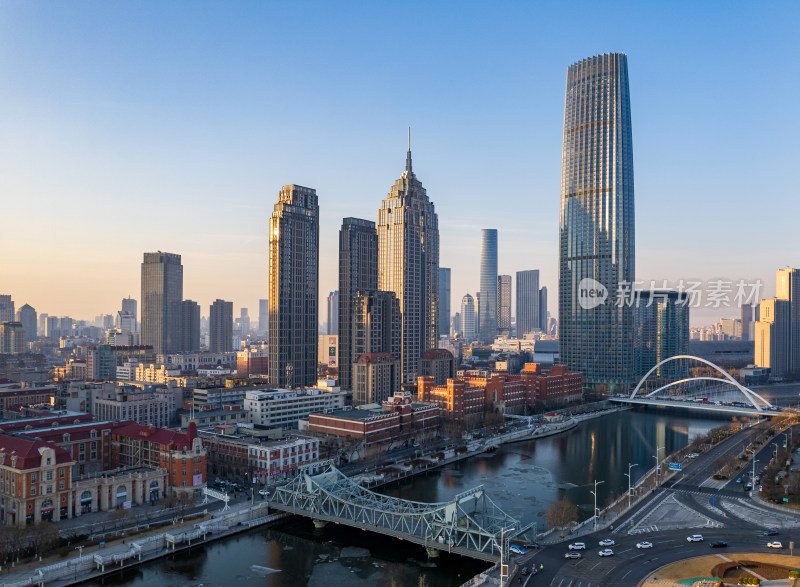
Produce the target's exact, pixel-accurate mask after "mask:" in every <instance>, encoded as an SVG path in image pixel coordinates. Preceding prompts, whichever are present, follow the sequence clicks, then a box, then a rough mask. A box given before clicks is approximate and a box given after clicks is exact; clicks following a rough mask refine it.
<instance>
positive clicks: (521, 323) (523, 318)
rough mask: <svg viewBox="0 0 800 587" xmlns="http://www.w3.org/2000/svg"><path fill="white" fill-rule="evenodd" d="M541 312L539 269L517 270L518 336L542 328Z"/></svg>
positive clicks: (522, 336)
mask: <svg viewBox="0 0 800 587" xmlns="http://www.w3.org/2000/svg"><path fill="white" fill-rule="evenodd" d="M539 314H540V312H539V270H538V269H529V270H528V271H517V338H524V337H525V335H526V334H528V333H530V332H533V331H534V330H535V329H537V328H541V325H540V323H539Z"/></svg>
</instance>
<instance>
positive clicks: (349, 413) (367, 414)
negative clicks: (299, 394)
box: [309, 409, 391, 420]
mask: <svg viewBox="0 0 800 587" xmlns="http://www.w3.org/2000/svg"><path fill="white" fill-rule="evenodd" d="M390 414H391V412H388V411H385V410H382V409H381V410H359V409H345V410H331V411H329V412H324V413H323V412H312V413H311V414H309V416H311V415H314V416H329V417H332V418H348V419H350V420H369V419H371V418H380V417H382V416H387V415H390Z"/></svg>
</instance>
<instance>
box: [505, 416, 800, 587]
mask: <svg viewBox="0 0 800 587" xmlns="http://www.w3.org/2000/svg"><path fill="white" fill-rule="evenodd" d="M798 432H800V431H799V430H797V429H795V431H794V432H793V433H795V434H797V433H798ZM753 434H754V431H753V430H745V431H743V432H741V433H739V434H737V435H735V436H734V437H732V438H730V439H728V440H726V441H724V442H723V443H721V444H720V445H718V446H716V447H714V448H713V449H711V450H709V451H707V452H706V453H704V454H702V455H701V456H700V457H698V458H697V459H695V460H694V461H693V462H692V463H691V464H687V465H686V467H685V469H684V471H683V472H682V473H681V474H680V475H679V476H677V477H675V478H673V479H672V480H670V481H669V482H667V483H666V484H665V486H663V487H662V488H661V489H659V491H658V492H657V493H656V494H655V495H654V496H653V498H652V499H650V500H647V501H646V502H644V504H643V505H641V506H640V507H639V508H635V509H634V510H633V511H632V512H630V513H628V514H626V516H625V517H623V518H621V519H620V521H619V524H616V530H611V529H609V530H606V531H602V532H598V533H596V534H592V535H589V536H585V537H582V538H580V539H579V540H580V541H583V542H585V543H586V546H587V550H585V551H583V552H582V558H581V559H565V558H564V554H565V553H566V552H568V549H567V543H566V542H564V543H561V544H557V545H553V546H548V547H544V548H542V549H540V550H531V551H529V552H528V553H526V554H525V555H523V556H517V557H515V558H514V559H513V562H517V563H518V564H519V566H520V567H522V566H527V567H528V568H531V567H532V566H533V565H535V566H536V567H537V568H538V567H539V565H540V564H542V565H544V571H543V572H542V573H538V574H537V575H536V576H533V577H530V578H529V579H528V585H549V586H550V587H600V586H622V585H636V584H637V583H638V582H639V581H641V580H642V579H644V578H645V577H646V576H648V575H649V574H650V573H652V572H653V571H655V570H656V569H658V568H660V567H662V566H663V565H666V564H669V563H670V562H675V561H678V560H682V559H684V558H688V557H692V556H700V555H705V554H722V555H723V556H724V555H725V553H726V552H729V553H737V552H773V553H774V552H775V551H774V550H771V549H767V546H766V545H767V542H769V541H770V540H773V538H767V537H765V536H764V535H763V532H764V530H765V528H766V522H767V520H769V521H770V522H769V523H770V524H775V525H778V526H779V535H778V536H777V537H775V538H774V539H776V540H780V541H781V542H782V543H783V545H784V547H785V548H784V549H783V551H782V552H785V553H786V554H788V545H789V542H790V541H796V542H798V545H799V546H800V519H798V518H797V517H794V516H792V515H791V514H786V513H782V512H778V511H776V510H772V509H769V508H764V507H762V506H760V505H759V504H757V503H756V502H754V501H752V500H749V499H748V498H749V493H748V492H745V491H743V488H742V487H743V484H737V483H736V482H735V480H733V481H732V482H730V483H721V484H718V485H717V486H716V487H700V484H701V483H703V482H704V481H706V480H707V479H708V478H709V477H710V476H711V475H712V474H713V473H714V472H715V467H714V462H715V461H717V460H718V459H719V458H728V457H730V456H733V455H738V454H739V453H740V452H741V451H742V445H743V444H745V445H746V444H749V442H750V440H751V439H752V436H753ZM784 436H785V433H782V434H780V435H777V436H776V438H775V439H773V440H772V441H770V444H767V445H766V446H765V447H764V448H763V449H762V450H760V451H759V452H758V453H757V454H756V455H755V457H756V459H757V461H758V463H757V467H756V472H759V471H760V470H761V469H762V468H763V466H764V465H766V463H767V462H769V459H770V457H771V452H772V451H773V450H774V447H773V446H772V444H771V443H772V442H777V443H779V444H780V445H781V446H782V445H783V440H784ZM748 464H749V462H748ZM748 470H750V469H748V467H745V469H744V470H743V471H748ZM667 501H669V502H670V504H671V505H669V506H666V505H664V504H665V503H666V502H667ZM658 507H676V508H678V507H679V508H684V507H685V508H688V509H690V510H694V511H695V512H697V514H698V519H699V521H698V524H702V523H704V522H706V521H708V522H707V523H709V522H710V523H711V525H714V526H721V527H711V528H685V529H670V530H662V531H658V530H657V529H649V527H647V526H645V529H644V530H645V531H644V532H643V533H639V534H633V535H629V534H628V530H631V529H633V528H634V527H636V524H638V523H640V522H641V520H642V517H643V516H644V515H645V514H646V511H647V510H649V511H652V508H658ZM636 531H639V528H638V527H636ZM690 534H702V535H703V537H704V539H705V540H704V542H697V543H694V542H688V541H687V540H686V537H687V536H689V535H690ZM605 538H610V539H613V540H614V541H615V542H616V544H615V545H614V546H613V547H611V548H612V549H613V551H614V556H613V557H600V556H599V555H598V552H599V551H600V550H601V547H600V546H599V545H598V542H599V541H600V540H602V539H605ZM715 540H722V541H725V542H727V543H728V547H727V548H721V549H711V548H710V544H711V542H713V541H715ZM643 541H649V542H652V543H653V545H654V547H653V548H652V549H638V548H636V544H637V543H639V542H643ZM721 560H722V559H721ZM512 566H513V565H512ZM525 579H526V578H525V577H522V576H521V575H520V574H519V573H518V574H517V575H515V576H512V577H509V582H508V584H509V585H517V584H521V583H522V582H524V581H525Z"/></svg>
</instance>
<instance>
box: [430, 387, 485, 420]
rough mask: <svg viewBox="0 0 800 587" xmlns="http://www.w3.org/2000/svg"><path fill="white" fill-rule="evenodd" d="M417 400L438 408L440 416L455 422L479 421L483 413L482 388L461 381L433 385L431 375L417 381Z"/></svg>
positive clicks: (483, 399)
mask: <svg viewBox="0 0 800 587" xmlns="http://www.w3.org/2000/svg"><path fill="white" fill-rule="evenodd" d="M417 399H418V400H419V401H421V402H426V403H432V404H435V405H436V406H438V408H439V411H440V413H441V415H442V416H444V417H445V418H448V419H450V420H455V421H456V422H464V421H467V420H479V419H481V418H482V417H483V414H484V411H485V397H484V390H483V388H482V387H478V386H476V385H468V384H467V383H466V382H465V381H464V380H463V379H448V380H447V383H446V384H445V385H438V386H437V385H435V384H434V378H433V376H431V375H426V376H423V377H419V378H418V380H417Z"/></svg>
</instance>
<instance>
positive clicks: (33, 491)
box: [31, 487, 36, 495]
mask: <svg viewBox="0 0 800 587" xmlns="http://www.w3.org/2000/svg"><path fill="white" fill-rule="evenodd" d="M31 495H36V487H31Z"/></svg>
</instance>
